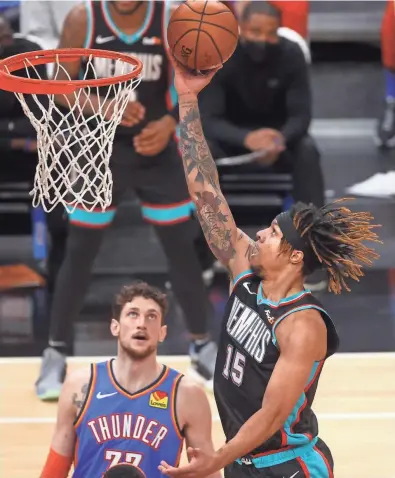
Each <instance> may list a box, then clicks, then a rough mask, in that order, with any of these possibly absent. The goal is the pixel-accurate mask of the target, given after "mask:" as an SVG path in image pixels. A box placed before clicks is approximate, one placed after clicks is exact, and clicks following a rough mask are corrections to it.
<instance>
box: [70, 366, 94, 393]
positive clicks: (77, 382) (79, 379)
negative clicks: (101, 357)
mask: <svg viewBox="0 0 395 478" xmlns="http://www.w3.org/2000/svg"><path fill="white" fill-rule="evenodd" d="M93 367H94V365H93V364H92V365H90V366H88V367H82V368H78V369H76V370H73V371H72V372H70V373H68V374H67V375H66V379H65V382H64V385H65V387H67V388H69V389H78V390H79V389H81V388H82V387H83V386H84V385H85V384H89V383H90V381H91V379H92V373H93Z"/></svg>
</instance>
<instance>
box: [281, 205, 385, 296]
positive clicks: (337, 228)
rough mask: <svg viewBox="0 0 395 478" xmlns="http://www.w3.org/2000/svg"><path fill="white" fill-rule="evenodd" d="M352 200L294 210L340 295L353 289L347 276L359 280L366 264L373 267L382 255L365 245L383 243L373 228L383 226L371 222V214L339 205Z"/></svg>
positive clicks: (303, 233) (297, 222) (302, 231)
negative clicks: (366, 243) (374, 262)
mask: <svg viewBox="0 0 395 478" xmlns="http://www.w3.org/2000/svg"><path fill="white" fill-rule="evenodd" d="M350 200H351V198H342V199H338V200H337V201H334V202H333V203H331V204H328V205H326V206H323V207H321V208H320V209H318V208H316V207H315V206H313V205H307V204H303V203H297V204H295V205H294V206H292V208H291V210H290V214H291V217H292V218H293V222H294V226H295V227H296V229H297V230H298V232H299V234H300V235H301V236H302V237H303V238H305V240H307V241H308V243H309V244H310V246H311V249H312V250H313V252H314V254H315V256H316V259H318V261H319V263H320V264H321V266H322V267H323V268H325V269H326V270H327V272H328V276H329V286H328V288H329V290H331V291H332V292H334V293H335V294H340V292H341V291H342V289H343V288H344V289H345V290H347V291H348V292H349V291H350V287H349V286H348V284H347V282H346V279H348V278H351V279H354V280H355V281H358V282H359V277H362V276H363V275H364V273H363V270H362V267H363V264H365V265H367V266H371V265H372V264H373V261H374V260H376V259H378V258H379V257H380V256H379V254H378V253H377V252H376V251H375V250H374V249H371V248H369V247H367V246H366V245H365V244H363V242H364V241H370V242H377V243H382V242H381V241H380V240H379V237H378V236H377V234H376V233H375V232H374V231H373V229H375V228H377V227H380V226H379V225H373V224H371V221H372V220H373V219H374V218H373V216H372V215H371V214H370V213H368V212H352V211H351V210H350V209H348V208H347V207H344V206H340V205H339V204H340V203H343V202H345V201H350ZM304 272H306V270H304Z"/></svg>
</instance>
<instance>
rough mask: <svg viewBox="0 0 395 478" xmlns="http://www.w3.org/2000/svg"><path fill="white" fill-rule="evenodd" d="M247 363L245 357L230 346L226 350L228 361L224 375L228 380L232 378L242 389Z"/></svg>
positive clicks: (226, 361)
mask: <svg viewBox="0 0 395 478" xmlns="http://www.w3.org/2000/svg"><path fill="white" fill-rule="evenodd" d="M245 363H246V358H245V356H244V355H243V354H242V353H241V352H239V351H238V350H235V349H234V347H233V346H232V345H230V344H229V345H228V346H227V348H226V360H225V366H224V369H223V371H222V375H223V376H224V377H225V378H226V379H227V380H229V378H230V379H231V380H232V382H233V383H234V384H235V385H237V386H238V387H240V385H241V384H242V383H243V377H244V366H245Z"/></svg>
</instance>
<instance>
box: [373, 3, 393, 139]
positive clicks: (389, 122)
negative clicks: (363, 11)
mask: <svg viewBox="0 0 395 478" xmlns="http://www.w3.org/2000/svg"><path fill="white" fill-rule="evenodd" d="M381 55H382V63H383V67H384V74H385V107H384V111H383V115H382V117H381V118H380V121H379V124H378V129H377V136H376V142H377V145H378V146H382V147H387V148H394V147H395V3H394V0H387V7H386V9H385V12H384V16H383V21H382V24H381Z"/></svg>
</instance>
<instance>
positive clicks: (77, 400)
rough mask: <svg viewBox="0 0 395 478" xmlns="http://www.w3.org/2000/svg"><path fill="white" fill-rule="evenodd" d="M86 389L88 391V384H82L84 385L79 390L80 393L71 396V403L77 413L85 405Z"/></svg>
mask: <svg viewBox="0 0 395 478" xmlns="http://www.w3.org/2000/svg"><path fill="white" fill-rule="evenodd" d="M88 389H89V384H88V383H84V385H83V386H82V388H81V392H80V393H73V396H72V397H71V401H72V402H73V405H74V406H75V407H76V408H77V410H78V412H79V411H80V410H81V408H82V406H83V405H84V403H85V400H86V396H87V394H88Z"/></svg>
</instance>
